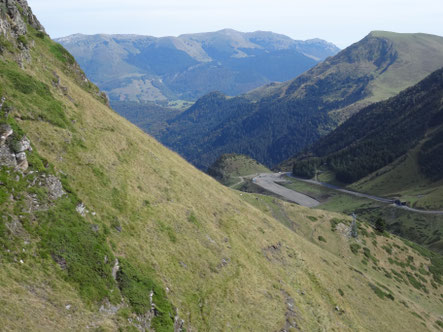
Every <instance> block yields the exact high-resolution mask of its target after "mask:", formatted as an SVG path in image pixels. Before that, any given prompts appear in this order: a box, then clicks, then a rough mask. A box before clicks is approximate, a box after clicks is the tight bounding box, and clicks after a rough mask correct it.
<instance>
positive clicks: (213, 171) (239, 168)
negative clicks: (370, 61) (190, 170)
mask: <svg viewBox="0 0 443 332" xmlns="http://www.w3.org/2000/svg"><path fill="white" fill-rule="evenodd" d="M263 172H269V169H268V168H266V167H265V166H263V165H261V164H259V163H258V162H257V161H255V160H254V159H251V158H249V157H248V156H244V155H239V154H224V155H221V156H220V157H219V158H218V159H217V160H216V161H215V163H214V164H212V165H211V167H209V168H208V174H209V175H210V176H212V177H213V178H215V179H216V180H218V181H220V182H221V183H223V184H224V185H227V186H233V185H235V184H240V183H242V182H243V179H242V177H243V176H250V175H251V174H257V173H263Z"/></svg>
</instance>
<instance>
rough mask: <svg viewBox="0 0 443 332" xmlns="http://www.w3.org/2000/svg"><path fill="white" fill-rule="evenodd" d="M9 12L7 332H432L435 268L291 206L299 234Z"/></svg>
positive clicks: (1, 286) (1, 291)
mask: <svg viewBox="0 0 443 332" xmlns="http://www.w3.org/2000/svg"><path fill="white" fill-rule="evenodd" d="M0 10H1V14H0V26H1V27H2V29H3V28H5V30H2V39H1V42H2V44H1V45H2V48H1V55H0V56H1V58H0V64H1V66H0V86H1V95H2V96H3V97H4V98H5V99H4V100H3V99H2V102H1V103H2V105H1V118H2V123H1V129H2V131H1V135H0V136H1V141H0V150H1V151H0V152H1V158H0V162H1V165H2V167H1V171H0V211H1V219H0V265H1V269H0V324H1V327H2V329H4V330H6V331H86V330H96V331H118V330H123V331H137V330H139V331H152V330H154V331H185V330H186V331H197V330H198V331H220V330H223V331H277V330H283V329H285V330H290V329H300V330H304V331H309V330H318V329H326V330H329V331H356V330H357V331H358V330H361V331H364V330H373V331H387V330H390V331H405V330H414V331H418V330H420V331H421V330H430V331H438V330H439V327H438V326H439V325H440V324H441V318H440V316H439V315H440V314H441V305H442V301H443V298H442V292H441V269H440V268H439V264H438V259H436V257H437V256H433V255H431V254H428V253H427V252H425V251H421V249H420V248H419V250H420V251H417V250H416V249H412V248H410V247H406V246H405V245H404V244H403V243H402V241H401V240H399V239H396V238H391V237H384V236H383V237H381V236H377V235H376V234H375V235H373V234H374V233H373V232H372V231H371V230H370V229H369V228H368V227H367V226H362V227H364V228H365V229H366V232H367V236H368V238H360V239H358V240H357V241H355V240H350V239H348V238H347V237H346V236H345V237H343V236H342V235H341V234H344V232H343V230H344V229H345V228H346V227H347V224H348V218H347V217H344V216H343V215H339V214H334V213H328V212H324V211H314V210H309V209H303V208H300V207H297V206H290V207H289V208H288V210H284V211H287V212H286V217H287V218H288V219H290V220H293V221H294V222H295V221H296V222H297V223H298V224H300V225H302V226H300V227H301V228H300V230H298V229H297V227H295V228H293V231H292V230H291V225H289V226H290V227H289V228H288V225H286V226H285V225H283V224H282V223H281V222H280V221H281V220H280V221H279V220H278V219H280V218H281V216H280V215H278V214H277V212H278V211H276V214H275V215H274V214H273V213H270V211H269V210H267V207H266V206H265V205H262V204H261V202H260V201H259V197H249V196H248V197H246V195H242V194H240V193H238V192H236V191H233V190H231V189H229V188H226V187H225V186H222V185H221V184H219V183H218V182H217V181H215V180H214V179H212V178H211V177H209V176H207V175H205V174H203V173H201V172H199V171H198V170H197V169H195V168H194V167H193V166H191V165H189V164H187V163H186V162H185V161H184V160H183V159H182V158H181V157H179V156H178V155H177V154H175V153H173V152H171V151H169V150H167V149H166V148H164V147H163V146H162V145H161V144H159V143H158V142H156V141H155V140H154V139H152V138H151V137H149V136H147V135H146V134H145V133H144V132H142V131H141V130H140V129H138V128H136V127H135V126H134V125H132V124H130V123H129V122H127V121H126V120H124V119H123V118H121V117H120V116H119V115H117V114H116V113H114V112H113V111H112V110H111V109H109V107H108V106H107V105H106V99H104V98H103V95H101V94H100V92H99V90H98V89H97V88H96V87H95V86H94V85H93V84H91V83H90V82H89V81H88V80H87V79H86V77H85V76H84V74H83V72H82V71H81V69H80V68H79V67H78V66H77V64H76V63H75V61H74V59H73V58H72V56H70V54H69V53H67V52H66V51H65V50H64V49H63V48H62V47H60V46H59V45H58V44H55V43H54V42H52V41H51V40H50V39H49V37H48V36H47V35H46V34H45V33H44V31H38V30H41V27H40V25H38V24H37V21H36V20H35V18H34V17H33V15H32V13H31V11H30V9H29V8H28V7H27V4H26V2H25V1H24V0H21V1H13V0H8V1H7V4H6V1H5V0H0ZM28 23H29V24H28ZM12 27H14V28H12ZM281 204H285V203H281ZM271 207H272V206H271ZM284 216H285V214H283V217H284ZM314 222H318V224H319V226H320V227H319V228H317V230H318V231H321V234H320V233H319V235H318V237H317V239H318V241H320V242H318V241H316V240H314V241H312V240H310V239H309V237H307V238H306V239H305V235H304V234H308V233H309V231H305V230H307V228H306V227H310V226H309V225H310V223H312V224H313V225H314V224H315V223H314ZM302 229H305V230H303V231H302ZM315 234H316V233H315ZM362 234H363V233H362ZM320 235H321V236H322V237H323V238H324V240H325V241H326V242H324V241H323V240H320V237H319V236H320ZM373 237H375V239H376V242H377V246H381V245H384V246H387V247H388V248H391V247H392V248H393V249H392V253H391V254H390V255H392V257H391V260H392V262H393V263H392V264H391V263H390V261H389V256H387V255H388V254H385V252H386V251H382V250H378V249H376V248H375V247H373V246H375V244H373V243H372V238H373ZM369 239H371V240H370V242H368V240H369ZM354 242H356V244H358V245H360V248H358V250H356V249H355V248H356V246H355V245H353V246H351V245H350V244H354ZM325 243H326V244H330V245H332V244H334V243H337V246H340V247H339V248H340V250H338V251H337V250H335V249H334V247H331V248H329V247H328V246H325V245H324V244H325ZM371 244H372V245H371ZM390 246H391V247H390ZM377 248H379V247H377ZM397 249H398V250H397ZM353 252H356V254H354V253H353ZM437 258H438V257H437ZM388 264H391V265H392V266H389V265H388ZM365 269H366V270H365ZM384 269H386V271H385V270H384ZM391 270H393V271H391ZM394 271H395V273H394ZM394 275H395V276H394Z"/></svg>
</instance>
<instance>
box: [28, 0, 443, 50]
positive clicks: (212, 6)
mask: <svg viewBox="0 0 443 332" xmlns="http://www.w3.org/2000/svg"><path fill="white" fill-rule="evenodd" d="M28 2H29V4H30V6H31V7H32V8H33V10H34V12H35V13H36V14H37V16H38V17H39V18H40V20H41V21H42V23H43V24H44V25H45V27H46V29H47V31H48V32H49V34H50V35H51V36H52V37H61V36H66V35H69V34H73V33H86V34H95V33H136V34H145V35H153V36H165V35H180V34H183V33H195V32H205V31H214V30H218V29H222V28H233V29H237V30H240V31H255V30H269V31H274V32H278V33H282V34H286V35H289V36H291V37H292V38H295V39H308V38H316V37H318V38H323V39H326V40H328V41H332V42H334V43H336V44H337V45H339V46H340V47H345V46H347V45H349V44H351V43H353V42H355V41H358V40H359V39H361V38H363V37H364V36H365V35H366V34H367V33H369V32H370V31H371V30H393V31H396V32H427V33H432V34H437V35H443V25H442V24H441V22H440V21H441V17H443V5H442V4H441V0H421V1H415V0H402V1H399V0H372V1H359V0H335V1H331V0H313V1H312V0H311V1H299V0H273V1H270V0H225V1H219V0H187V1H183V0H163V1H161V2H160V1H151V0H126V1H124V2H123V1H121V0H89V1H87V0H76V1H60V0H28Z"/></svg>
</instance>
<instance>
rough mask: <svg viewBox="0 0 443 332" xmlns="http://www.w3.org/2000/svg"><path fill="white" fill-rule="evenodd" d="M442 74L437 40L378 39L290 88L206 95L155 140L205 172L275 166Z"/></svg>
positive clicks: (441, 45)
mask: <svg viewBox="0 0 443 332" xmlns="http://www.w3.org/2000/svg"><path fill="white" fill-rule="evenodd" d="M442 66H443V38H442V37H439V36H433V35H427V34H398V33H392V32H382V31H375V32H372V33H370V34H369V35H368V36H366V37H365V38H364V39H363V40H361V41H359V42H358V43H355V44H353V45H351V46H350V47H348V48H346V49H345V50H343V51H341V52H340V53H339V54H337V55H336V56H334V57H331V58H328V59H326V60H325V61H324V62H322V63H320V64H318V65H317V66H315V67H314V68H312V69H310V70H309V71H307V72H306V73H304V74H302V75H300V76H298V77H297V78H296V79H294V80H291V81H288V82H286V83H280V84H271V85H267V86H264V87H261V88H258V89H255V90H253V91H251V92H249V93H248V94H245V95H243V96H239V97H236V98H229V97H226V96H225V95H223V94H221V93H210V94H208V95H206V96H204V97H202V98H201V99H199V100H198V101H197V102H196V103H195V104H194V105H193V106H192V107H191V108H190V109H188V110H187V111H185V112H183V113H181V114H179V115H177V116H176V117H175V118H174V119H172V120H168V122H167V123H168V125H167V126H166V127H163V130H162V131H161V132H157V134H156V135H157V137H158V138H159V139H160V141H161V142H163V143H164V144H166V145H167V146H169V147H171V148H172V149H174V150H176V151H177V152H179V153H180V154H181V155H183V156H184V157H185V158H187V159H188V160H189V161H190V162H192V163H193V164H194V165H196V166H197V167H199V168H202V169H206V168H207V167H208V166H210V165H211V164H212V163H213V162H214V161H215V160H216V159H217V157H218V156H220V155H221V154H224V153H242V154H246V155H249V156H251V157H253V158H254V159H256V160H258V161H259V162H261V163H263V164H265V165H266V166H275V165H276V164H278V163H280V162H282V161H284V160H285V159H287V158H289V157H291V156H293V155H295V154H297V153H298V152H300V151H302V150H303V149H304V148H306V147H307V146H309V145H310V144H312V143H314V142H316V141H317V140H318V139H319V138H321V137H322V136H324V135H325V134H327V133H329V132H330V131H332V130H333V129H335V128H336V127H337V126H338V125H339V124H340V123H342V122H343V121H344V120H346V119H347V118H349V117H350V116H351V115H352V114H354V113H356V112H358V111H359V110H361V109H362V108H364V107H365V106H368V105H369V104H371V103H373V102H376V101H380V100H383V99H386V98H388V97H392V96H394V95H396V94H397V93H399V92H400V91H401V90H403V89H405V88H407V87H409V86H412V85H414V84H416V83H417V82H419V81H420V80H421V79H423V78H424V77H426V76H427V75H429V74H430V73H431V72H433V71H435V70H437V69H439V68H441V67H442Z"/></svg>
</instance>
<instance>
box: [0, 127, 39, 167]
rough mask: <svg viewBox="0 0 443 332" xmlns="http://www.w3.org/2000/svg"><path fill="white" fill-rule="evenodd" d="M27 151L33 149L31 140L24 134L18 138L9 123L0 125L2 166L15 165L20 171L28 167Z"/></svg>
mask: <svg viewBox="0 0 443 332" xmlns="http://www.w3.org/2000/svg"><path fill="white" fill-rule="evenodd" d="M26 151H32V148H31V142H30V141H29V139H28V138H27V137H26V136H24V137H22V138H21V139H19V140H17V138H16V137H14V130H13V129H12V128H11V126H10V125H9V124H1V125H0V166H7V167H13V168H15V169H16V170H19V171H22V172H24V171H26V170H27V169H28V166H29V164H28V159H27V157H26Z"/></svg>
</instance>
